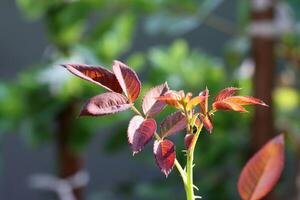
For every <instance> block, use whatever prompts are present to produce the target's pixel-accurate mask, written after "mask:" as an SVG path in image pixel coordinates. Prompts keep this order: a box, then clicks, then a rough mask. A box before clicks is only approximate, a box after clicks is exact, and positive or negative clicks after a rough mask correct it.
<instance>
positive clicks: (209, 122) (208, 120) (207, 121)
mask: <svg viewBox="0 0 300 200" xmlns="http://www.w3.org/2000/svg"><path fill="white" fill-rule="evenodd" d="M200 119H201V121H202V123H203V125H204V127H205V128H206V130H207V131H208V132H209V133H211V132H212V130H213V123H212V119H211V116H210V115H209V113H206V115H203V114H201V115H200Z"/></svg>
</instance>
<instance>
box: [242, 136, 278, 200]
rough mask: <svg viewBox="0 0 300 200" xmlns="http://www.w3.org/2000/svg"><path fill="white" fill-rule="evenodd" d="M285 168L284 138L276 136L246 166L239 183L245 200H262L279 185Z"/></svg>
mask: <svg viewBox="0 0 300 200" xmlns="http://www.w3.org/2000/svg"><path fill="white" fill-rule="evenodd" d="M283 166H284V138H283V135H282V134H281V135H279V136H276V137H275V138H273V139H272V140H270V141H269V142H268V143H267V144H266V145H265V146H263V147H262V148H261V149H260V150H259V151H258V152H257V153H256V154H255V155H254V156H253V157H252V158H251V159H250V160H249V161H248V162H247V164H246V165H245V167H244V169H243V171H242V173H241V175H240V177H239V181H238V191H239V193H240V196H241V198H242V199H243V200H259V199H262V198H263V197H264V196H265V195H266V194H267V193H269V192H270V191H271V190H272V188H273V187H274V186H275V184H276V183H277V181H278V179H279V178H280V175H281V172H282V170H283Z"/></svg>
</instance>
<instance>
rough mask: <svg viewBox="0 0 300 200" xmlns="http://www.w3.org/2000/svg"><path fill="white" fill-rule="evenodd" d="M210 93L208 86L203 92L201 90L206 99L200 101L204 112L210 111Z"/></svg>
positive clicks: (201, 94)
mask: <svg viewBox="0 0 300 200" xmlns="http://www.w3.org/2000/svg"><path fill="white" fill-rule="evenodd" d="M208 95H209V91H208V89H207V88H206V89H205V90H203V91H202V92H200V94H199V96H203V97H204V101H202V102H201V103H200V107H201V110H202V112H203V113H207V112H208Z"/></svg>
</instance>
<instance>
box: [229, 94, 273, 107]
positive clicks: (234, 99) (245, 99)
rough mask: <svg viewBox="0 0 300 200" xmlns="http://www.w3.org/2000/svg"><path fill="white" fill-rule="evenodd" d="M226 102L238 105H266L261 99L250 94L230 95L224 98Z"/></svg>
mask: <svg viewBox="0 0 300 200" xmlns="http://www.w3.org/2000/svg"><path fill="white" fill-rule="evenodd" d="M226 102H230V103H235V104H239V105H250V104H257V105H262V106H268V105H267V104H265V103H264V102H263V101H262V100H260V99H257V98H254V97H251V96H231V97H228V98H227V99H226Z"/></svg>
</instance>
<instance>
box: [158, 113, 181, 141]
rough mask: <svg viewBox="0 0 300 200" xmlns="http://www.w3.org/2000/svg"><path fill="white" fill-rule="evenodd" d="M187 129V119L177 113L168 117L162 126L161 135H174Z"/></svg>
mask: <svg viewBox="0 0 300 200" xmlns="http://www.w3.org/2000/svg"><path fill="white" fill-rule="evenodd" d="M185 127H186V118H185V116H184V115H183V114H182V113H181V112H180V111H178V112H175V113H173V114H171V115H169V116H167V117H166V118H165V119H164V120H163V121H162V122H161V124H160V134H161V136H162V137H167V136H170V135H173V134H175V133H177V132H179V131H182V130H183V129H184V128H185Z"/></svg>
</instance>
